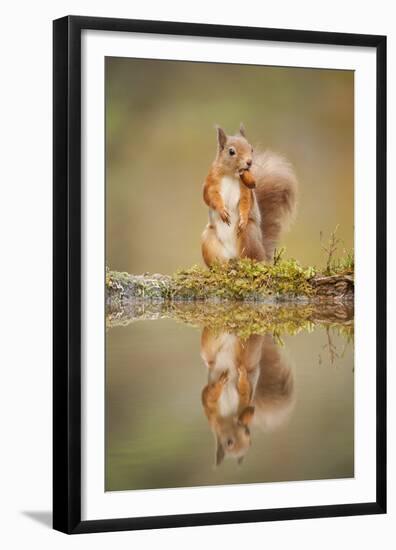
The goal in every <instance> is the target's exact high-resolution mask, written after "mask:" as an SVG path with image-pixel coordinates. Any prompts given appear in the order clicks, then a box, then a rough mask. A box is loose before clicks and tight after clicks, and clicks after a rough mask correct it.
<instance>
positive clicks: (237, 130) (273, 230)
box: [53, 16, 386, 533]
mask: <svg viewBox="0 0 396 550" xmlns="http://www.w3.org/2000/svg"><path fill="white" fill-rule="evenodd" d="M53 44H54V136H53V137H54V250H53V257H54V301H53V303H54V309H53V317H54V361H53V379H54V385H53V392H54V393H53V395H54V397H53V415H54V418H53V420H54V422H53V427H54V431H53V441H54V443H53V444H54V447H53V449H54V455H53V457H54V474H53V489H54V491H53V494H54V497H53V499H54V502H53V507H54V514H53V518H54V519H53V522H54V528H55V529H58V530H60V531H63V532H65V533H89V532H98V531H113V530H127V529H151V528H163V527H178V526H194V525H207V524H224V523H237V522H258V521H274V520H284V519H302V518H317V517H329V516H348V515H358V514H380V513H385V512H386V352H385V350H386V256H385V254H386V253H385V246H386V38H385V37H384V36H372V35H357V34H338V33H322V32H311V31H298V30H280V29H263V28H248V27H227V26H221V25H201V24H190V23H172V22H157V21H138V20H120V19H107V18H106V19H101V18H90V17H76V16H70V17H64V18H62V19H58V20H56V21H55V22H54V42H53Z"/></svg>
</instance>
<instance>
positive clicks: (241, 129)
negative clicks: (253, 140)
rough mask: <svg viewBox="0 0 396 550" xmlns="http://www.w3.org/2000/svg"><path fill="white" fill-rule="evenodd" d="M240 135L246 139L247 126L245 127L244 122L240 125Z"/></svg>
mask: <svg viewBox="0 0 396 550" xmlns="http://www.w3.org/2000/svg"><path fill="white" fill-rule="evenodd" d="M239 133H240V134H241V136H242V137H244V138H246V131H245V126H244V125H243V122H241V123H240V125H239Z"/></svg>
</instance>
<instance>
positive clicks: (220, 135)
mask: <svg viewBox="0 0 396 550" xmlns="http://www.w3.org/2000/svg"><path fill="white" fill-rule="evenodd" d="M216 129H217V143H218V145H219V150H220V151H222V150H223V149H224V147H225V144H226V141H227V135H226V133H225V131H224V130H223V129H222V128H220V126H216Z"/></svg>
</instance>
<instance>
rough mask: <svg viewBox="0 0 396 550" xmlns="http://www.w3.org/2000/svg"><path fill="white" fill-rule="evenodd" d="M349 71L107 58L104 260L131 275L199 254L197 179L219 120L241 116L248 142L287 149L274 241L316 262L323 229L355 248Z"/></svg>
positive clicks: (167, 269)
mask: <svg viewBox="0 0 396 550" xmlns="http://www.w3.org/2000/svg"><path fill="white" fill-rule="evenodd" d="M353 98H354V75H353V72H352V71H336V70H325V69H300V68H287V67H262V66H260V67H259V66H243V65H227V64H211V63H192V62H180V61H157V60H141V59H128V58H125V59H123V58H106V208H107V212H106V220H107V232H106V246H107V259H106V263H107V265H108V266H109V267H110V268H111V269H115V270H119V271H128V272H130V273H143V272H145V271H149V272H160V273H173V272H174V271H175V270H177V269H179V268H183V267H189V266H191V265H192V264H202V263H203V262H202V258H201V251H200V237H201V233H202V231H203V229H204V226H205V224H206V223H207V206H206V205H205V204H204V202H203V199H202V185H203V181H204V179H205V177H206V175H207V172H208V170H209V166H210V164H211V162H212V161H213V158H214V156H215V153H216V132H215V128H214V127H215V124H219V125H221V126H222V127H223V128H224V129H225V130H226V132H227V133H229V134H232V133H235V132H236V131H237V129H238V128H239V123H240V122H241V121H242V122H243V123H244V124H245V127H246V131H247V136H248V139H249V141H250V142H251V143H252V145H253V146H254V147H255V148H258V147H261V148H269V149H272V150H274V151H277V152H279V153H281V154H283V155H285V156H286V157H287V158H288V159H289V160H290V161H291V162H292V163H293V165H294V167H295V170H296V173H297V175H298V178H299V181H300V206H299V212H298V217H297V220H296V222H295V224H294V226H293V227H292V230H291V231H290V232H289V233H288V234H286V235H285V237H284V239H283V241H282V242H281V243H280V244H281V245H282V246H286V248H287V253H286V255H287V256H288V257H290V256H291V257H294V258H296V259H298V260H299V261H300V262H301V263H303V264H310V265H323V264H324V263H325V253H324V252H323V251H322V249H321V243H320V233H321V232H322V233H323V235H324V237H325V238H327V237H328V236H329V234H330V232H331V231H333V230H334V229H335V227H336V226H337V225H338V226H339V229H338V233H337V234H338V237H339V238H341V239H342V245H340V249H339V253H340V254H342V252H343V247H345V248H347V249H350V248H352V247H353V200H354V195H353V187H354V172H353V171H354V156H353V152H354V133H353V132H354V130H353V128H354V103H353Z"/></svg>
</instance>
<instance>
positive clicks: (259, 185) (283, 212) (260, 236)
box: [202, 124, 298, 266]
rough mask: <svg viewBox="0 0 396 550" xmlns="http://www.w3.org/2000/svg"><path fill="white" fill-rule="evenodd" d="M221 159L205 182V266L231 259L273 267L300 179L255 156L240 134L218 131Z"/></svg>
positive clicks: (268, 157) (269, 156) (280, 161)
mask: <svg viewBox="0 0 396 550" xmlns="http://www.w3.org/2000/svg"><path fill="white" fill-rule="evenodd" d="M217 145H218V147H217V155H216V158H215V160H214V162H213V163H212V165H211V167H210V170H209V174H208V175H207V177H206V180H205V183H204V189H203V198H204V201H205V203H206V204H207V205H208V207H209V223H208V225H207V226H206V228H205V230H204V232H203V234H202V256H203V259H204V261H205V263H206V265H207V266H210V265H211V264H213V263H214V262H216V261H218V262H224V261H227V260H230V259H231V258H237V259H239V258H251V259H254V260H258V261H267V262H269V261H271V260H272V259H273V255H274V251H275V247H276V245H277V242H278V239H279V237H280V235H281V233H282V231H283V230H284V229H286V228H287V226H288V225H289V224H290V222H291V221H292V220H293V218H294V216H295V212H296V207H297V189H298V183H297V178H296V176H295V174H294V171H293V168H292V167H291V165H290V164H289V162H288V161H287V160H285V159H284V158H283V157H281V156H280V155H278V154H276V153H273V152H271V151H263V152H256V151H254V150H253V147H252V146H251V144H250V143H249V142H248V140H247V139H246V133H245V129H244V126H243V124H241V126H240V128H239V134H237V135H234V136H228V135H226V133H225V132H224V130H223V129H222V128H220V127H217Z"/></svg>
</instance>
